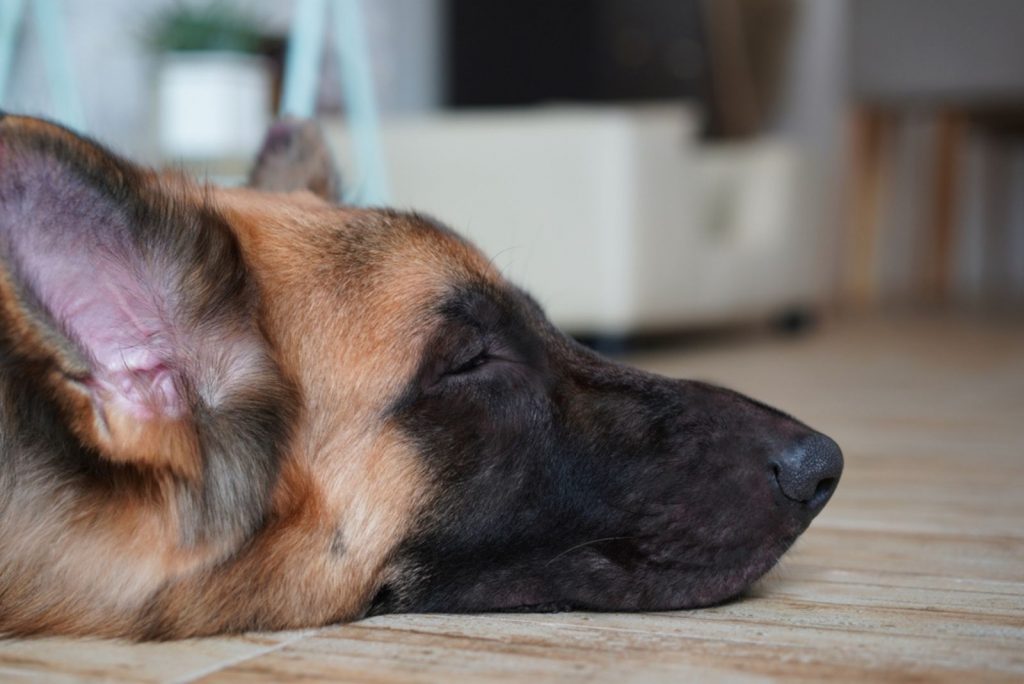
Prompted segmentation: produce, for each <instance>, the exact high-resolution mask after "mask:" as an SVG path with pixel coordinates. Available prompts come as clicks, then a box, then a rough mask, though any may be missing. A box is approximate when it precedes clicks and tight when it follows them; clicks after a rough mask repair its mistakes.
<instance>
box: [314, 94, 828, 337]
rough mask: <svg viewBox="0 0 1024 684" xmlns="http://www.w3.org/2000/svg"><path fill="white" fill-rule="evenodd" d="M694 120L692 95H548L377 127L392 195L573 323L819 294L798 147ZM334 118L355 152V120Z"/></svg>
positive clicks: (613, 330) (666, 323)
mask: <svg viewBox="0 0 1024 684" xmlns="http://www.w3.org/2000/svg"><path fill="white" fill-rule="evenodd" d="M696 125H697V122H696V118H695V116H694V115H693V114H692V112H690V111H689V110H688V109H686V108H684V107H683V106H681V105H680V106H658V107H550V108H549V107H545V108H534V109H523V110H495V111H481V112H465V113H442V114H437V115H430V116H426V117H417V118H411V119H402V120H392V121H385V122H383V124H382V129H381V134H382V140H383V147H384V156H385V161H386V163H387V166H388V169H389V175H390V182H391V191H392V203H393V204H394V205H396V206H398V207H401V208H409V209H416V210H418V211H423V212H427V213H429V214H432V215H434V216H436V217H437V218H439V219H441V220H442V221H444V222H445V223H447V224H448V225H450V226H452V227H453V228H455V229H456V230H458V231H460V232H461V233H463V234H464V235H466V236H468V237H469V238H471V239H472V240H473V241H475V242H476V243H477V244H478V245H479V246H480V247H481V248H482V249H483V250H484V252H485V253H487V254H488V255H490V256H492V257H493V258H494V260H495V262H496V264H497V265H498V266H499V267H500V268H501V269H502V271H503V272H504V273H505V274H506V275H507V276H508V277H510V278H511V279H512V280H513V281H514V282H516V283H518V284H520V285H522V286H524V287H525V288H526V289H527V290H529V291H530V292H531V293H533V294H534V295H535V296H536V297H537V299H538V300H539V301H540V302H541V304H542V305H543V306H544V307H545V308H546V309H547V311H548V313H549V314H550V316H551V317H552V319H553V320H554V321H555V322H556V323H557V324H559V325H560V326H562V327H563V328H565V329H567V330H570V331H573V332H578V333H588V334H599V335H623V334H630V333H636V332H644V331H656V330H666V329H678V328H680V327H685V326H691V325H695V324H708V323H716V322H724V321H732V320H739V319H744V318H750V317H767V316H773V315H776V314H778V313H779V312H781V311H783V310H785V309H787V308H791V307H807V306H813V305H814V303H815V302H817V301H819V299H820V297H821V296H822V293H823V287H822V286H823V283H824V279H823V277H822V275H823V274H822V273H821V272H820V268H818V267H819V266H820V255H819V254H818V253H817V249H816V247H815V245H814V241H813V240H809V239H808V235H807V231H806V230H805V225H806V224H805V223H804V222H803V221H801V210H800V204H801V203H800V195H799V189H800V180H799V179H800V165H799V163H798V159H797V155H796V153H795V151H794V150H793V149H791V148H789V147H788V146H786V145H784V144H782V143H780V142H773V141H761V142H754V143H749V144H742V145H729V146H724V147H718V146H705V145H702V144H699V143H698V141H697V139H696V135H695V133H696ZM326 129H327V132H328V137H329V138H330V139H331V140H332V143H335V144H336V148H337V149H336V151H337V153H338V155H339V158H340V160H341V161H342V168H343V169H349V168H352V167H351V164H350V162H351V158H352V154H351V149H350V147H349V145H348V143H347V141H348V136H347V135H346V134H345V130H344V127H343V123H342V122H330V123H328V124H327V125H326ZM343 173H344V172H343ZM345 182H347V183H356V184H358V183H359V179H358V178H351V177H346V178H345Z"/></svg>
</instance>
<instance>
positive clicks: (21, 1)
mask: <svg viewBox="0 0 1024 684" xmlns="http://www.w3.org/2000/svg"><path fill="white" fill-rule="evenodd" d="M24 13H25V0H0V104H2V103H3V101H4V96H5V95H6V94H7V83H8V81H9V80H10V77H11V71H12V69H13V68H14V48H15V44H16V42H17V41H16V40H15V38H16V37H17V35H18V26H19V25H20V24H21V17H22V15H23V14H24Z"/></svg>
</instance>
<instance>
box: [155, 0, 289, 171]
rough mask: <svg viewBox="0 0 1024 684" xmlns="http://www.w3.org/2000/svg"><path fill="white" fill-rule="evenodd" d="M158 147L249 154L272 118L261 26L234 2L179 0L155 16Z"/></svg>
mask: <svg viewBox="0 0 1024 684" xmlns="http://www.w3.org/2000/svg"><path fill="white" fill-rule="evenodd" d="M146 38H147V42H148V45H149V48H150V49H151V50H152V51H153V53H154V54H155V55H156V56H157V60H158V61H157V76H156V79H155V80H156V103H157V107H156V109H157V122H158V131H159V135H158V139H159V142H160V149H161V152H162V153H163V155H164V156H165V157H167V158H173V159H178V160H186V161H188V160H212V159H230V158H238V157H242V156H247V155H251V154H252V153H253V152H254V151H255V149H256V148H257V146H258V145H259V142H260V139H261V137H262V135H263V132H264V131H265V130H266V128H267V125H268V123H269V121H270V117H271V105H272V102H271V99H272V88H273V73H272V64H271V62H270V60H268V59H267V58H266V57H265V56H264V54H263V53H264V49H265V47H266V45H267V44H268V38H267V35H266V33H265V32H264V30H263V27H262V26H261V24H260V23H259V22H258V21H257V20H256V19H254V18H253V16H252V15H251V14H249V13H246V12H244V11H242V10H241V9H240V8H239V7H237V6H236V5H233V4H230V3H228V2H223V1H217V0H214V1H213V2H208V3H206V4H195V3H188V4H186V3H184V2H178V3H175V4H173V5H171V6H170V7H168V8H167V9H165V10H164V11H162V12H160V13H159V14H157V15H155V16H154V17H152V19H151V21H150V25H149V30H148V32H147V36H146Z"/></svg>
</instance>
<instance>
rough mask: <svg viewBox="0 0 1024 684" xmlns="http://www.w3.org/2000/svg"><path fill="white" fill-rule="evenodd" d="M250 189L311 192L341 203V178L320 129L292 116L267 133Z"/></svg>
mask: <svg viewBox="0 0 1024 684" xmlns="http://www.w3.org/2000/svg"><path fill="white" fill-rule="evenodd" d="M249 186H250V187H252V188H255V189H257V190H267V191H270V192H294V191H297V190H308V191H310V192H312V193H313V194H315V195H318V196H320V197H322V198H323V199H325V200H327V201H328V202H338V201H340V200H341V177H340V175H339V174H338V170H337V167H336V165H335V163H334V158H333V155H332V154H331V149H330V146H329V145H328V144H327V140H326V139H325V138H324V134H323V131H322V130H321V129H320V126H318V125H317V124H316V122H314V121H308V120H303V119H295V118H291V117H286V118H284V119H281V120H280V121H278V122H277V123H275V124H274V125H273V126H271V127H270V130H269V131H267V135H266V137H265V138H264V140H263V147H262V148H261V149H260V153H259V156H258V157H257V158H256V163H255V165H254V166H253V169H252V171H251V173H250V175H249Z"/></svg>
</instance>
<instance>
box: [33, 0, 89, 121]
mask: <svg viewBox="0 0 1024 684" xmlns="http://www.w3.org/2000/svg"><path fill="white" fill-rule="evenodd" d="M32 6H33V8H34V9H35V11H36V12H35V15H36V30H37V31H38V32H39V41H40V43H41V45H42V48H43V61H44V62H45V64H46V74H47V78H48V79H49V81H50V94H51V95H50V96H51V97H52V98H53V110H54V114H55V116H56V118H57V120H58V121H60V122H61V123H62V124H64V125H66V126H69V127H70V128H74V129H76V130H78V131H82V130H84V129H85V115H84V114H83V113H82V102H81V100H79V99H78V90H77V89H76V88H75V79H74V77H73V76H72V75H71V56H70V55H69V54H68V49H67V45H68V42H67V37H66V36H65V35H64V20H63V17H62V16H61V7H60V2H59V0H33V2H32Z"/></svg>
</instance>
